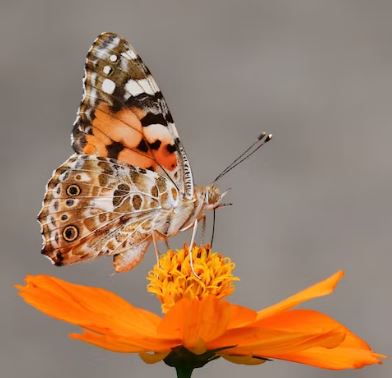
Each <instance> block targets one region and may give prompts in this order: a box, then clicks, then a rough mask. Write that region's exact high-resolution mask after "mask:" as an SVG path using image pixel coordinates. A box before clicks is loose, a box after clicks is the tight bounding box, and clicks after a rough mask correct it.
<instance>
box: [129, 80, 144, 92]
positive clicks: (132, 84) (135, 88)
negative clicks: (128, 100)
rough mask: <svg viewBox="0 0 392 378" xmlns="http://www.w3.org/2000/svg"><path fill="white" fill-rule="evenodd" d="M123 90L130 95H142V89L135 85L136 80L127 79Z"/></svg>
mask: <svg viewBox="0 0 392 378" xmlns="http://www.w3.org/2000/svg"><path fill="white" fill-rule="evenodd" d="M125 89H126V90H127V91H128V92H129V93H130V94H131V95H132V96H137V95H139V94H140V93H143V92H144V90H143V88H142V87H141V86H140V85H139V84H138V83H137V81H136V80H132V79H129V80H128V81H127V83H126V84H125Z"/></svg>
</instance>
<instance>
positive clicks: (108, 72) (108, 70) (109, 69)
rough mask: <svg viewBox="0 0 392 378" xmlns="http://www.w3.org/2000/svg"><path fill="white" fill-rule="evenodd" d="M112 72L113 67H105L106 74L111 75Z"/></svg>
mask: <svg viewBox="0 0 392 378" xmlns="http://www.w3.org/2000/svg"><path fill="white" fill-rule="evenodd" d="M111 71H112V67H110V66H105V67H103V73H104V74H106V75H109V74H110V72H111Z"/></svg>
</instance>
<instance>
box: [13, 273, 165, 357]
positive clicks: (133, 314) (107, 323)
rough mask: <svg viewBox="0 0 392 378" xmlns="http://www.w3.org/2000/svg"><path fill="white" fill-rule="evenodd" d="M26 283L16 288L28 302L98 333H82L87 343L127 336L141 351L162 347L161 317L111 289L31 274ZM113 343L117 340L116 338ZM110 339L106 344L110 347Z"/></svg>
mask: <svg viewBox="0 0 392 378" xmlns="http://www.w3.org/2000/svg"><path fill="white" fill-rule="evenodd" d="M26 282H27V284H26V286H17V288H18V289H19V291H20V295H21V296H22V297H23V298H24V300H25V301H26V302H27V303H29V304H31V305H32V306H33V307H35V308H37V309H38V310H40V311H42V312H44V313H45V314H47V315H49V316H52V317H54V318H56V319H60V320H64V321H66V322H68V323H71V324H75V325H79V326H81V327H83V328H86V329H88V330H90V331H93V333H95V334H96V335H95V336H92V335H90V333H88V334H86V335H80V336H78V338H79V339H83V340H85V341H88V342H93V340H94V341H95V344H96V345H98V344H99V343H101V345H100V346H102V347H104V346H103V344H102V343H103V340H104V339H105V337H106V338H107V340H109V339H110V340H112V338H114V337H117V338H122V339H125V338H127V339H128V340H130V341H129V343H130V344H132V345H138V346H139V351H143V350H145V349H149V348H152V350H155V349H154V346H156V348H157V349H159V350H161V349H162V344H161V340H159V339H158V338H157V334H156V329H157V325H158V324H159V322H160V318H159V317H158V316H156V315H155V314H152V313H150V312H148V311H145V310H143V309H139V308H137V307H134V306H132V305H131V304H129V303H128V302H126V301H125V300H123V299H122V298H120V297H118V296H117V295H115V294H113V293H111V292H110V291H107V290H104V289H99V288H94V287H88V286H82V285H75V284H71V283H68V282H66V281H63V280H60V279H58V278H55V277H51V276H44V275H38V276H28V277H26ZM99 335H100V336H99ZM102 335H106V336H102ZM99 337H100V341H98V338H99ZM111 342H113V343H114V340H112V341H111ZM111 342H108V344H107V347H108V348H109V349H110V345H112V344H111ZM165 343H166V342H165ZM165 343H164V344H165Z"/></svg>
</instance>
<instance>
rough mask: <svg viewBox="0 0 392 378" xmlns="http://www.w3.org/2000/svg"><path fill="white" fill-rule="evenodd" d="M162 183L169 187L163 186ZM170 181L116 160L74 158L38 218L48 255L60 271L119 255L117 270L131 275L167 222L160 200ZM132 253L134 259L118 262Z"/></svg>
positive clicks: (53, 181) (58, 177)
mask: <svg viewBox="0 0 392 378" xmlns="http://www.w3.org/2000/svg"><path fill="white" fill-rule="evenodd" d="M162 180H164V182H165V185H164V186H163V185H157V182H162ZM166 181H167V180H166V179H165V178H163V177H161V176H159V175H157V174H156V173H154V172H151V171H148V170H145V169H143V168H140V169H139V168H135V167H133V166H128V165H125V164H121V163H119V162H117V161H115V160H113V159H108V158H100V157H95V156H92V155H73V156H71V158H69V159H68V160H67V161H66V162H65V163H64V164H62V165H61V166H60V167H59V168H58V169H57V170H56V171H55V172H54V174H53V176H52V178H51V180H50V181H49V183H48V187H47V192H46V195H45V198H44V204H43V207H42V209H41V212H40V214H39V216H38V220H39V221H40V223H41V228H42V234H43V237H44V246H43V250H42V253H43V254H45V255H46V256H48V257H49V258H50V259H51V260H52V261H53V262H54V263H55V264H56V265H64V264H70V263H74V262H78V261H82V260H87V259H92V258H94V257H96V256H98V255H100V254H107V255H113V256H115V260H114V265H115V268H116V270H119V271H124V270H126V269H129V268H130V267H131V266H133V265H134V261H132V258H135V259H137V261H138V260H140V259H141V257H142V255H143V253H142V252H143V251H144V250H145V249H146V248H147V247H148V244H149V243H150V241H151V232H152V230H153V227H154V224H155V222H159V220H160V219H161V218H162V213H161V212H160V197H161V196H162V195H164V194H165V193H166V190H167V188H169V187H170V184H171V183H169V182H168V183H167V184H166ZM163 187H164V190H162V188H163ZM128 250H133V253H131V252H130V253H128V254H127V255H126V256H123V257H122V258H120V257H119V256H118V255H120V254H122V253H124V252H126V251H128Z"/></svg>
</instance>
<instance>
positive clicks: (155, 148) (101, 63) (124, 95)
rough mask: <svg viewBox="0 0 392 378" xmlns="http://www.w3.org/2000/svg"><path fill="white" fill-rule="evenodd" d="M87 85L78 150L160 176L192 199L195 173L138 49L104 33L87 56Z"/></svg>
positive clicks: (79, 120) (77, 129)
mask: <svg viewBox="0 0 392 378" xmlns="http://www.w3.org/2000/svg"><path fill="white" fill-rule="evenodd" d="M83 82H84V94H83V98H82V102H81V105H80V108H79V111H78V115H77V118H76V121H75V123H74V128H73V133H72V145H73V148H74V150H75V151H76V152H77V153H79V154H95V155H98V156H102V157H108V158H114V159H117V160H119V161H121V162H125V163H127V164H131V165H134V166H137V167H141V168H146V169H149V170H153V171H156V172H159V173H161V174H163V175H166V176H167V177H168V178H169V179H170V180H171V181H172V182H173V183H174V184H175V185H176V187H177V188H178V189H179V191H180V192H181V193H182V194H183V195H184V196H185V197H186V198H189V199H191V198H193V191H194V185H193V177H192V171H191V168H190V164H189V161H188V158H187V155H186V153H185V150H184V148H183V146H182V144H181V141H180V138H179V136H178V133H177V130H176V127H175V125H174V122H173V118H172V116H171V114H170V111H169V108H168V106H167V103H166V101H165V99H164V97H163V95H162V92H161V91H160V90H159V88H158V86H157V84H156V82H155V80H154V78H153V77H152V76H151V73H150V71H149V69H148V68H147V67H146V65H145V64H144V63H143V61H142V59H141V58H140V56H139V55H138V54H137V53H136V51H135V50H134V48H133V47H132V46H131V45H130V44H129V43H128V42H127V41H125V40H124V39H122V38H121V37H119V36H118V35H117V34H114V33H102V34H101V35H99V36H98V38H97V39H96V40H95V41H94V43H93V44H92V46H91V48H90V50H89V52H88V54H87V58H86V65H85V76H84V80H83Z"/></svg>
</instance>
